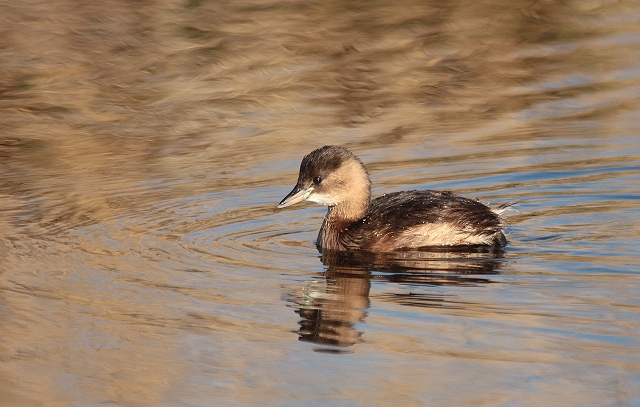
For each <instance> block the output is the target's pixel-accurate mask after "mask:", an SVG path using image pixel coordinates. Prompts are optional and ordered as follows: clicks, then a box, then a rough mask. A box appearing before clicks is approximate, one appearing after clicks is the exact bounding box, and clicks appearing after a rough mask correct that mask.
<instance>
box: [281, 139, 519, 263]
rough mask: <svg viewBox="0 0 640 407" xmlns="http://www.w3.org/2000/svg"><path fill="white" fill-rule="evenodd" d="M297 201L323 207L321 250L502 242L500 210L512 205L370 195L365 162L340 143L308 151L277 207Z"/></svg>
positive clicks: (446, 195) (439, 196) (430, 195)
mask: <svg viewBox="0 0 640 407" xmlns="http://www.w3.org/2000/svg"><path fill="white" fill-rule="evenodd" d="M302 201H308V202H314V203H316V204H319V205H325V206H327V207H328V210H327V214H326V216H325V217H324V220H323V222H322V227H321V228H320V232H319V233H318V238H317V240H316V246H317V248H318V250H320V252H323V253H324V252H325V251H355V250H361V251H366V252H374V253H382V252H392V251H397V250H407V249H408V250H411V249H421V248H428V247H435V246H440V247H442V246H447V247H459V246H497V247H503V246H505V245H506V244H507V239H506V237H505V232H504V222H503V220H502V219H501V217H500V215H501V214H502V213H503V212H504V210H505V209H506V208H507V207H509V206H510V205H511V204H509V203H508V204H504V205H501V206H498V207H496V208H490V207H488V206H487V205H485V204H483V203H481V202H479V201H478V200H474V199H469V198H465V197H462V196H458V195H455V194H453V193H452V192H450V191H434V190H420V191H416V190H411V191H401V192H394V193H388V194H384V195H382V196H380V197H378V198H375V199H373V200H372V199H371V180H370V178H369V174H368V172H367V170H366V168H365V166H364V165H363V164H362V162H361V161H360V160H359V159H358V158H357V157H356V156H355V155H354V154H353V153H352V152H351V151H349V150H348V149H346V148H344V147H341V146H332V145H330V146H324V147H321V148H318V149H316V150H314V151H312V152H311V153H309V154H307V155H306V156H305V157H304V158H303V159H302V162H301V164H300V172H299V175H298V181H297V183H296V185H295V187H294V188H293V190H292V191H291V192H290V193H289V194H287V196H285V197H284V199H282V201H281V202H280V204H279V205H278V208H286V207H289V206H291V205H294V204H296V203H299V202H302Z"/></svg>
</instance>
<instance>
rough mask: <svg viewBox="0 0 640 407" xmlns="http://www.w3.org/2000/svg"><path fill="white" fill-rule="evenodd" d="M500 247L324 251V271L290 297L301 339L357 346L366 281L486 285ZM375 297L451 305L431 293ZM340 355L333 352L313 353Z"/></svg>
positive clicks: (498, 262) (365, 301) (499, 258)
mask: <svg viewBox="0 0 640 407" xmlns="http://www.w3.org/2000/svg"><path fill="white" fill-rule="evenodd" d="M503 254H504V251H503V249H501V248H486V247H466V248H460V249H457V248H456V249H451V248H447V249H446V250H445V249H438V248H435V249H430V250H428V251H427V250H423V251H414V250H412V251H398V252H392V253H367V252H328V251H325V252H324V253H323V254H322V257H321V260H322V263H323V264H324V265H325V266H328V268H327V271H326V272H325V273H324V275H323V277H322V278H321V279H316V280H313V281H311V282H309V283H308V284H307V285H306V286H305V287H304V288H303V290H302V294H301V295H299V296H297V298H295V299H294V302H295V303H296V306H297V310H296V313H298V314H299V315H300V321H299V325H300V328H299V330H298V332H297V333H298V335H299V336H300V340H301V341H306V342H313V343H316V344H318V345H326V346H329V347H339V348H346V347H349V346H352V345H355V344H357V343H360V342H361V336H362V332H361V331H359V330H358V328H357V327H356V324H358V323H362V322H364V321H365V318H366V316H367V308H369V305H370V297H369V293H370V289H371V281H372V280H385V281H387V282H389V283H399V284H412V285H432V286H439V285H462V284H464V285H481V284H488V283H491V282H492V280H491V279H489V278H483V277H478V276H479V275H480V276H481V275H491V274H497V273H498V270H499V269H500V266H501V264H502V263H503V261H504V259H503V257H502V255H503ZM376 298H377V299H380V300H383V301H388V302H394V303H397V304H399V305H406V306H419V307H452V308H453V307H455V308H460V307H461V306H462V305H461V304H460V303H448V302H447V300H446V299H444V298H442V297H441V296H437V295H427V294H419V295H415V294H413V293H389V294H383V295H381V296H380V295H379V296H376ZM316 350H317V351H320V352H332V353H342V352H345V351H346V350H344V349H336V348H332V349H329V348H320V349H316Z"/></svg>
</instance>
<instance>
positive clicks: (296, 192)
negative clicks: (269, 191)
mask: <svg viewBox="0 0 640 407" xmlns="http://www.w3.org/2000/svg"><path fill="white" fill-rule="evenodd" d="M311 192H313V184H312V185H311V186H309V187H308V188H306V189H305V188H303V187H301V186H299V185H296V186H295V188H293V191H291V192H289V195H287V196H285V197H284V199H283V200H282V201H281V202H280V204H279V205H278V208H286V207H287V206H291V205H294V204H297V203H298V202H302V201H304V200H306V199H307V198H308V197H309V195H310V194H311Z"/></svg>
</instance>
